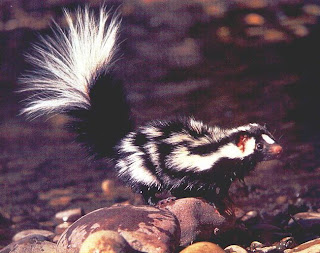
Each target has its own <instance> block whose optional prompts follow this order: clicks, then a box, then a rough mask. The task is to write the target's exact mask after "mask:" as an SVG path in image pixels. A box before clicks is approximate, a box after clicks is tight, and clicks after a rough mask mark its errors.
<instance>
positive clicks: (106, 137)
mask: <svg viewBox="0 0 320 253" xmlns="http://www.w3.org/2000/svg"><path fill="white" fill-rule="evenodd" d="M65 17H66V20H67V24H68V28H67V30H66V31H64V30H63V29H62V28H61V27H59V26H58V25H57V24H55V26H54V28H53V36H51V37H41V41H40V43H38V44H36V45H35V46H34V51H33V53H32V54H29V55H27V59H28V60H29V61H30V62H31V63H32V64H33V66H34V67H35V69H36V70H35V71H33V72H29V73H26V74H25V75H24V76H23V77H22V78H21V80H20V81H21V82H22V83H23V84H24V88H23V89H22V91H23V92H28V93H31V95H29V97H28V98H27V99H26V101H27V103H26V106H25V108H24V109H22V113H23V114H25V115H26V116H27V117H29V118H31V119H33V118H37V117H39V116H43V115H52V114H59V113H64V114H66V115H68V116H70V123H69V129H70V130H71V131H73V132H75V133H77V139H78V141H79V142H80V143H83V144H85V145H86V147H88V150H89V152H90V153H91V154H93V155H95V156H96V157H97V158H101V157H102V158H104V157H109V158H112V160H113V161H114V168H115V170H116V172H117V174H118V176H119V178H120V179H122V180H124V181H125V182H127V183H128V184H129V185H130V186H132V188H134V189H135V190H136V191H137V192H140V193H142V195H143V196H144V198H145V200H146V201H147V202H148V203H149V204H153V205H154V204H156V203H157V202H158V201H159V200H161V199H162V198H164V197H163V195H166V194H167V193H168V194H169V195H170V196H173V197H177V198H181V197H188V196H194V197H203V198H205V199H206V200H208V201H210V202H213V203H214V204H216V205H217V206H218V204H217V203H219V202H220V200H224V199H227V198H228V190H229V187H230V185H231V183H232V181H234V180H235V179H240V180H242V179H243V177H244V176H245V175H246V174H247V173H248V172H250V171H251V170H253V169H254V168H255V166H256V165H257V163H258V162H260V161H263V160H270V159H275V158H277V157H278V155H279V154H280V153H281V152H282V147H281V146H280V145H279V144H277V143H276V141H275V139H274V137H273V136H272V135H271V133H270V132H269V131H268V130H267V129H266V127H265V126H262V125H259V124H256V123H251V124H247V125H243V126H240V127H235V128H230V129H224V128H220V127H217V126H208V125H205V124H204V123H202V122H201V121H197V120H195V119H194V118H193V117H187V118H180V119H176V120H172V121H161V120H158V121H153V122H151V123H149V124H147V125H145V126H141V127H138V128H137V129H136V130H134V129H133V124H132V120H131V118H130V108H129V106H128V104H127V102H126V99H125V95H124V90H123V88H122V85H121V83H120V82H119V81H118V80H116V79H115V78H114V77H113V75H112V67H113V65H114V63H115V59H114V58H115V57H114V56H115V55H116V53H117V43H118V30H119V23H120V21H119V17H118V16H111V15H110V14H109V13H108V12H107V11H106V8H105V7H104V6H103V7H101V9H100V12H99V17H97V18H96V17H95V15H94V13H93V12H91V11H90V10H89V8H88V7H86V8H84V9H78V11H77V13H76V16H75V20H73V19H72V17H71V14H70V13H69V12H68V11H65ZM119 97H120V99H119Z"/></svg>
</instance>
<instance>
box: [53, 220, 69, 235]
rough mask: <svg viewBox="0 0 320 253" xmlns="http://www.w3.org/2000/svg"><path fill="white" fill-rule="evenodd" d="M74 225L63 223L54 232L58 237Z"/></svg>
mask: <svg viewBox="0 0 320 253" xmlns="http://www.w3.org/2000/svg"><path fill="white" fill-rule="evenodd" d="M71 225H72V223H71V222H63V223H61V224H59V225H57V226H56V228H55V230H54V232H55V233H56V234H58V235H61V234H62V233H63V232H64V231H65V230H66V229H67V228H68V227H70V226H71Z"/></svg>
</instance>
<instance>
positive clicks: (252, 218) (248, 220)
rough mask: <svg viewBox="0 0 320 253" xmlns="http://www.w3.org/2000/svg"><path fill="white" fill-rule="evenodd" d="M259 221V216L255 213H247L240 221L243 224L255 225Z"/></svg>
mask: <svg viewBox="0 0 320 253" xmlns="http://www.w3.org/2000/svg"><path fill="white" fill-rule="evenodd" d="M258 219H259V214H258V212H257V211H249V212H247V213H246V214H245V215H244V216H242V218H241V221H242V222H243V223H245V224H252V223H256V221H257V220H258Z"/></svg>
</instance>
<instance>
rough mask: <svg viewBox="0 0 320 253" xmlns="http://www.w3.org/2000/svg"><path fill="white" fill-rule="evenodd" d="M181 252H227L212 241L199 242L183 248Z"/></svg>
mask: <svg viewBox="0 0 320 253" xmlns="http://www.w3.org/2000/svg"><path fill="white" fill-rule="evenodd" d="M180 253H225V251H224V250H223V249H222V248H220V247H219V246H218V245H217V244H214V243H211V242H197V243H194V244H192V245H190V246H188V247H187V248H185V249H183V250H182V251H180Z"/></svg>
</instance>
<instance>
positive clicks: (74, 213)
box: [54, 208, 84, 223]
mask: <svg viewBox="0 0 320 253" xmlns="http://www.w3.org/2000/svg"><path fill="white" fill-rule="evenodd" d="M83 214H84V213H83V210H82V208H74V209H68V210H65V211H61V212H58V213H56V215H55V216H54V219H55V220H56V222H57V223H61V222H74V221H76V220H77V219H79V218H80V217H81V216H82V215H83Z"/></svg>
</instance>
